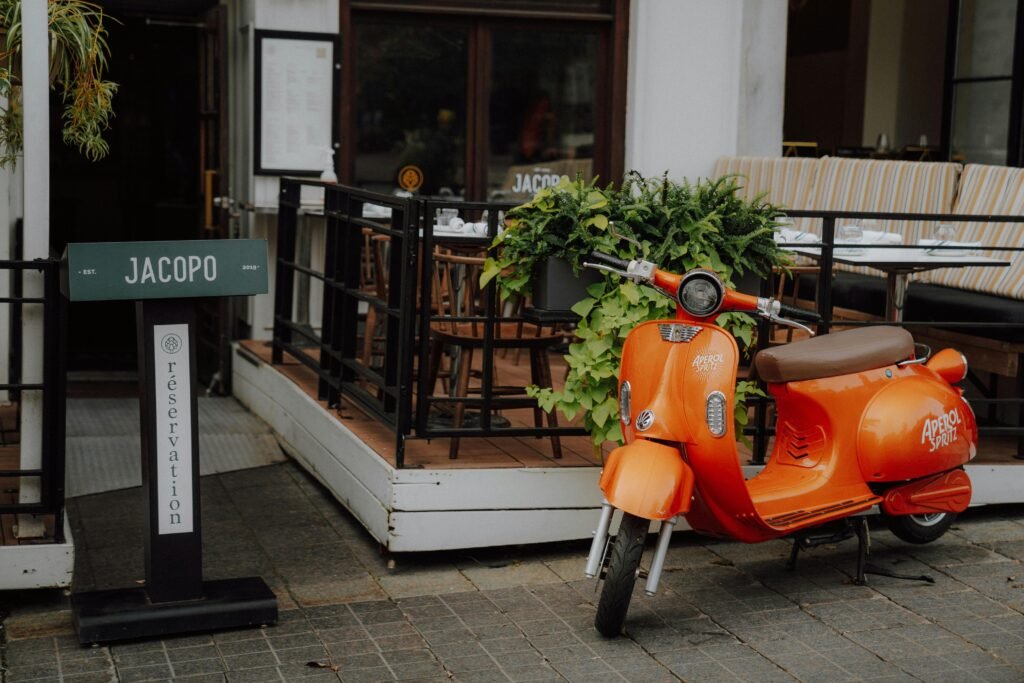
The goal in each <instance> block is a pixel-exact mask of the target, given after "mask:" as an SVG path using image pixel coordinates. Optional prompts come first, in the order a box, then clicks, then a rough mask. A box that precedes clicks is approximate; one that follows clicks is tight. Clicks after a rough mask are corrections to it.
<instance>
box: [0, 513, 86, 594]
mask: <svg viewBox="0 0 1024 683" xmlns="http://www.w3.org/2000/svg"><path fill="white" fill-rule="evenodd" d="M74 568H75V544H74V540H73V539H72V538H71V526H70V525H69V524H68V520H67V516H66V515H65V517H64V542H63V543H38V544H35V543H29V544H25V545H5V546H0V591H8V590H26V589H30V588H67V587H68V586H70V585H71V574H72V572H73V571H74Z"/></svg>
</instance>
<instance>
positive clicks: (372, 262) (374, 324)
mask: <svg viewBox="0 0 1024 683" xmlns="http://www.w3.org/2000/svg"><path fill="white" fill-rule="evenodd" d="M390 244H391V242H390V238H389V237H388V236H387V235H379V234H375V233H373V232H372V231H370V230H369V229H365V228H364V229H363V252H362V258H361V263H360V272H359V279H360V289H362V290H363V291H365V292H367V293H370V294H373V295H374V296H376V297H377V298H378V299H383V300H384V301H387V298H388V266H387V264H388V258H387V252H388V249H389V248H390ZM386 322H387V318H386V316H380V315H378V314H377V309H375V308H374V307H373V306H369V307H368V308H367V310H366V320H365V325H364V328H363V348H362V353H361V354H360V360H362V362H363V365H365V366H366V367H372V366H373V358H374V355H375V354H376V344H377V343H380V342H383V341H384V335H385V329H384V327H385V323H386Z"/></svg>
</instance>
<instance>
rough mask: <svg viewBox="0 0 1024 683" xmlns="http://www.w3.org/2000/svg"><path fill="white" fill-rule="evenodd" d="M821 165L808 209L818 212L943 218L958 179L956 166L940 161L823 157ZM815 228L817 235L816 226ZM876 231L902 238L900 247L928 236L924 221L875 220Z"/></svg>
mask: <svg viewBox="0 0 1024 683" xmlns="http://www.w3.org/2000/svg"><path fill="white" fill-rule="evenodd" d="M820 163H821V166H820V168H819V169H818V174H817V183H816V185H815V193H814V198H813V200H812V202H811V206H810V208H812V209H816V210H819V211H873V212H886V213H947V212H949V211H950V210H951V207H952V206H953V199H954V197H956V187H957V180H958V178H959V175H960V165H959V164H950V163H943V162H920V161H888V160H881V159H839V158H828V157H826V158H823V159H821V160H820ZM837 223H842V221H838V222H837ZM814 229H815V232H818V233H820V232H821V228H820V221H818V225H815V226H814ZM837 229H838V225H837ZM875 229H876V230H884V231H886V232H895V233H898V234H900V235H903V242H904V244H915V243H916V242H917V241H918V240H919V239H920V238H922V237H927V236H928V235H929V228H928V226H927V225H925V223H924V222H923V221H891V220H887V221H879V222H878V225H876V226H875ZM837 268H838V269H839V270H846V271H850V272H855V273H866V274H871V275H882V273H881V272H880V271H878V270H875V269H873V268H867V267H854V266H845V265H842V264H840V265H839V266H837Z"/></svg>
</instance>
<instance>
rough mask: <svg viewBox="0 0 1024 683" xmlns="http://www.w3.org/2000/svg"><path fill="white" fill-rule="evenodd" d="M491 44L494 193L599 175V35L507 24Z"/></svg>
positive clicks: (508, 195)
mask: <svg viewBox="0 0 1024 683" xmlns="http://www.w3.org/2000/svg"><path fill="white" fill-rule="evenodd" d="M492 45H493V48H492V50H491V88H490V95H491V96H490V121H489V130H488V151H489V158H488V164H487V193H488V196H489V197H490V198H495V199H517V200H518V199H525V198H527V197H530V196H532V195H533V194H534V193H535V192H536V191H537V190H539V189H541V188H542V187H545V186H547V185H550V184H552V183H554V182H557V181H558V178H560V177H562V176H568V177H569V178H570V179H575V178H576V177H577V176H578V175H579V176H582V177H583V179H584V180H590V179H591V178H593V175H594V143H595V135H596V132H597V115H596V112H597V108H598V107H597V97H598V87H597V61H598V60H597V49H598V35H597V34H596V33H594V32H588V31H570V30H565V31H538V30H534V29H515V30H502V31H497V32H495V33H494V36H493V40H492Z"/></svg>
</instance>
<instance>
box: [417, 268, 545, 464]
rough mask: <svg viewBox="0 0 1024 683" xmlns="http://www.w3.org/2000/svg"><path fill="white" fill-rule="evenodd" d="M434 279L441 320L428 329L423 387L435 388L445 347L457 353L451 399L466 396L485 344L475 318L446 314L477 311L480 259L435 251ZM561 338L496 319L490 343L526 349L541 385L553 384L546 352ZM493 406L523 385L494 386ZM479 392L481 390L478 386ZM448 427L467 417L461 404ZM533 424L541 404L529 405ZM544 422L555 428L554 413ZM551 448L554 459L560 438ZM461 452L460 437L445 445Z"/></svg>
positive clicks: (541, 413)
mask: <svg viewBox="0 0 1024 683" xmlns="http://www.w3.org/2000/svg"><path fill="white" fill-rule="evenodd" d="M433 258H434V269H433V278H432V280H433V281H432V296H433V300H434V306H435V309H436V312H437V316H438V317H439V318H440V319H439V320H436V321H435V322H433V323H432V324H431V327H430V345H431V347H430V348H431V354H430V366H429V368H428V371H427V379H426V381H427V386H428V387H429V391H430V392H433V390H434V387H435V385H436V383H437V377H438V372H439V369H440V367H441V360H442V357H443V355H444V350H445V348H446V347H448V348H454V349H456V350H457V351H458V362H457V363H453V366H452V367H453V370H452V372H453V373H454V376H453V377H452V387H451V389H452V391H450V392H449V393H450V395H451V396H452V397H453V398H465V397H467V396H468V395H469V393H470V391H471V390H470V387H469V382H470V373H471V371H472V366H473V358H474V355H475V354H476V351H477V350H482V349H483V347H484V323H483V322H477V321H468V322H456V321H454V320H445V318H457V317H470V316H477V315H480V309H481V304H480V301H481V299H480V292H481V290H480V286H479V282H480V272H481V271H482V269H483V264H484V259H483V258H480V257H476V256H460V255H455V254H450V253H444V252H438V253H435V254H434V257H433ZM562 341H563V337H562V335H561V334H551V333H545V332H544V331H543V330H541V329H540V328H539V327H538V326H537V325H534V324H531V323H519V322H514V321H508V322H500V321H499V322H498V323H496V325H495V330H494V340H493V347H492V349H493V350H494V351H497V350H500V349H525V350H527V351H529V354H530V380H531V382H532V383H533V384H536V385H537V386H541V387H550V386H551V364H550V361H549V359H548V351H549V350H550V349H551V348H552V347H553V346H555V345H557V344H560V343H561V342H562ZM491 389H492V392H493V395H494V396H495V399H494V406H495V407H496V408H500V407H501V405H502V402H501V397H503V396H517V395H518V396H522V395H525V393H526V387H525V386H507V385H506V386H502V385H497V383H495V386H493V387H492V388H491ZM477 391H479V390H477ZM452 412H453V416H452V418H453V419H452V426H453V427H454V428H456V429H458V428H460V427H462V424H463V419H464V417H465V403H464V402H461V401H455V402H454V408H453V411H452ZM533 413H534V425H535V426H537V427H540V426H542V424H543V420H544V411H543V410H541V409H540V407H534V408H533ZM547 422H548V426H550V427H557V426H558V417H557V416H556V415H555V414H554V412H552V413H548V415H547ZM551 450H552V454H553V456H554V457H555V458H561V457H562V445H561V441H560V439H559V437H557V436H552V437H551ZM458 455H459V438H458V437H453V438H452V440H451V443H450V445H449V450H448V457H449V458H452V459H454V458H457V457H458Z"/></svg>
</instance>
